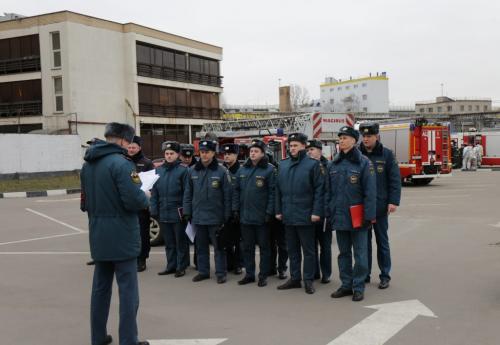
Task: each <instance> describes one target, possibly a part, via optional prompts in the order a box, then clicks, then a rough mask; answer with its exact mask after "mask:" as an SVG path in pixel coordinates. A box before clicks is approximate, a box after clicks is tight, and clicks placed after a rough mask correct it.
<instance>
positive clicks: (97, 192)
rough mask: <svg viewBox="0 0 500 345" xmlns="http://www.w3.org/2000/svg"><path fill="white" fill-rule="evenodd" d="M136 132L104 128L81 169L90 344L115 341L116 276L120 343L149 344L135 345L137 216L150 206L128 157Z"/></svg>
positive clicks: (125, 127) (118, 126) (112, 125)
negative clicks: (90, 265) (111, 322)
mask: <svg viewBox="0 0 500 345" xmlns="http://www.w3.org/2000/svg"><path fill="white" fill-rule="evenodd" d="M134 132H135V131H134V129H133V128H132V127H130V126H129V125H126V124H120V123H116V122H112V123H108V124H107V125H106V129H105V132H104V136H105V137H106V142H104V141H100V142H97V143H95V144H94V145H92V146H91V147H90V148H89V149H88V150H87V152H86V153H85V157H84V159H85V163H84V164H83V167H82V170H81V180H82V192H83V200H84V202H83V204H82V210H83V211H87V213H88V217H89V238H90V252H91V255H92V259H93V260H94V261H95V270H94V280H93V283H92V299H91V307H90V329H91V342H92V345H102V344H110V343H111V342H112V341H113V340H112V338H111V336H110V335H108V334H107V331H106V324H107V320H108V314H109V306H110V303H111V292H112V285H113V277H114V275H116V281H117V283H118V287H119V289H118V291H119V294H120V326H119V338H120V344H121V345H138V344H140V345H147V344H148V342H139V341H138V340H137V322H136V317H137V310H138V307H139V287H138V282H137V257H138V256H139V253H140V250H141V236H140V230H139V219H138V215H137V214H138V212H139V211H140V210H144V209H146V208H147V207H148V206H149V200H148V197H147V195H146V194H145V193H144V192H143V191H142V190H141V189H140V185H141V181H140V179H139V176H138V175H137V172H136V170H135V166H134V163H133V162H132V161H131V160H130V158H128V157H127V147H128V145H129V144H130V142H132V139H133V137H134Z"/></svg>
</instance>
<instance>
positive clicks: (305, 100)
mask: <svg viewBox="0 0 500 345" xmlns="http://www.w3.org/2000/svg"><path fill="white" fill-rule="evenodd" d="M290 103H291V105H292V111H298V110H300V108H303V107H307V106H308V105H309V103H310V99H309V91H307V89H306V88H305V87H304V86H300V85H297V84H292V85H290Z"/></svg>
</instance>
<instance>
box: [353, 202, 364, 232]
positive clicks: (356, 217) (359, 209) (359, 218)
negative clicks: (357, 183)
mask: <svg viewBox="0 0 500 345" xmlns="http://www.w3.org/2000/svg"><path fill="white" fill-rule="evenodd" d="M350 211H351V221H352V227H353V228H354V229H359V228H361V226H363V220H364V217H365V208H364V206H363V205H362V204H359V205H354V206H351V208H350Z"/></svg>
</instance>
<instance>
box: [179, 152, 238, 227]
mask: <svg viewBox="0 0 500 345" xmlns="http://www.w3.org/2000/svg"><path fill="white" fill-rule="evenodd" d="M183 205H184V214H188V215H191V216H192V218H193V220H192V221H193V224H198V225H222V224H224V223H226V222H227V221H228V220H229V218H230V217H231V206H232V187H231V176H230V175H229V172H228V171H227V169H226V168H224V167H223V166H221V165H219V163H218V162H217V160H216V159H215V158H214V159H213V161H212V163H210V164H209V165H208V167H206V168H205V166H203V164H202V163H201V160H200V161H198V162H197V163H196V164H195V165H194V166H193V167H191V168H189V173H188V177H187V180H186V185H185V187H184V200H183Z"/></svg>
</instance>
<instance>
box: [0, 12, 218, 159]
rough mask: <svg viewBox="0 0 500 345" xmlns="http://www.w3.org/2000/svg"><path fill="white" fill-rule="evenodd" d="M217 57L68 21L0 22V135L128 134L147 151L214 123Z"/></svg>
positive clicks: (140, 32)
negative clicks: (121, 128) (114, 126)
mask: <svg viewBox="0 0 500 345" xmlns="http://www.w3.org/2000/svg"><path fill="white" fill-rule="evenodd" d="M221 60H222V48H220V47H217V46H214V45H210V44H206V43H202V42H199V41H195V40H191V39H188V38H184V37H180V36H176V35H173V34H169V33H166V32H162V31H158V30H155V29H152V28H148V27H144V26H141V25H137V24H134V23H127V24H120V23H116V22H111V21H107V20H103V19H99V18H94V17H90V16H86V15H82V14H78V13H73V12H69V11H62V12H56V13H50V14H43V15H39V16H33V17H25V18H18V19H15V20H6V21H1V22H0V133H2V132H3V133H9V132H11V133H12V132H14V133H17V132H21V133H25V132H29V131H32V130H36V129H39V130H42V131H43V132H46V133H78V134H79V135H80V136H81V140H82V142H85V141H87V140H89V139H91V138H93V137H102V135H103V132H104V125H105V124H106V123H107V122H110V121H119V122H127V123H129V124H132V125H134V126H135V128H136V130H137V132H138V133H140V134H141V135H142V136H143V137H144V139H145V151H146V152H148V153H150V154H152V155H153V156H157V155H158V153H159V151H160V145H161V142H163V141H164V140H178V141H180V142H188V141H189V142H191V141H192V139H193V135H194V133H195V132H196V131H199V130H200V129H201V125H202V124H203V123H204V122H205V121H206V120H211V121H213V120H217V119H220V108H221V106H220V101H219V96H220V94H221V92H222V87H221V85H222V77H221V75H220V61H221Z"/></svg>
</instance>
